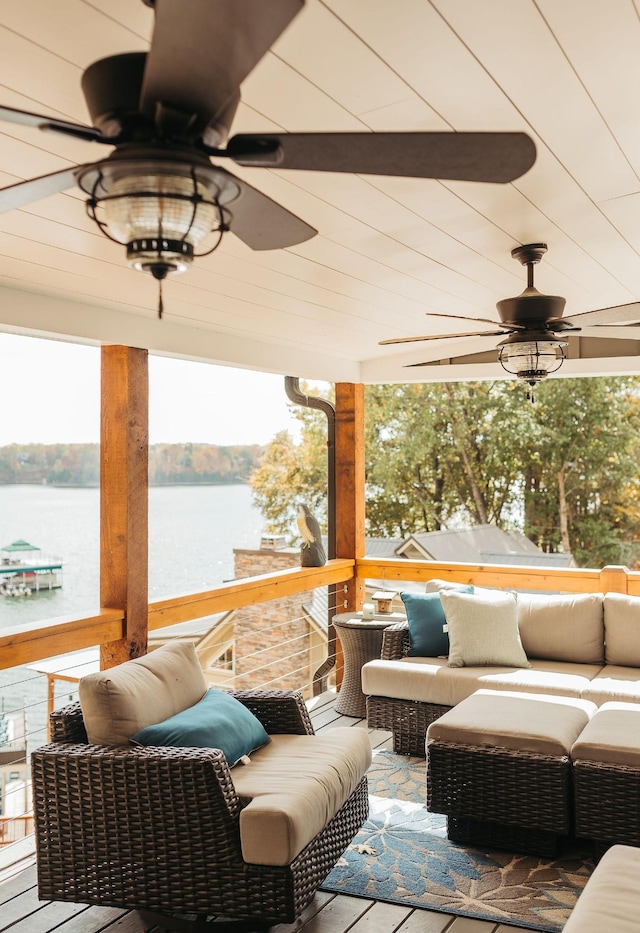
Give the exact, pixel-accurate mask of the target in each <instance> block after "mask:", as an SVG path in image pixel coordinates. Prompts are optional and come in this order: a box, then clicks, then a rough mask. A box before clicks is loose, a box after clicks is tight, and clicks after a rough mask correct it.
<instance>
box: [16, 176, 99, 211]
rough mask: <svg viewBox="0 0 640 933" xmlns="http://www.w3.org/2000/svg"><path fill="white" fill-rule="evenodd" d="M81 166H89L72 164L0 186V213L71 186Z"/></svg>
mask: <svg viewBox="0 0 640 933" xmlns="http://www.w3.org/2000/svg"><path fill="white" fill-rule="evenodd" d="M82 168H89V166H83V165H74V166H73V168H65V169H63V170H62V171H61V172H52V173H51V175H41V176H40V177H39V178H31V179H29V180H28V181H19V182H18V183H17V184H16V185H9V187H8V188H1V189H0V214H4V213H6V212H7V211H13V210H15V209H16V208H18V207H24V205H25V204H31V203H32V202H33V201H40V200H41V199H42V198H48V197H49V195H51V194H58V192H60V191H65V190H66V189H67V188H71V187H72V186H73V185H74V184H75V181H76V172H77V171H79V170H80V169H82Z"/></svg>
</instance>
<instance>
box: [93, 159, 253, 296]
mask: <svg viewBox="0 0 640 933" xmlns="http://www.w3.org/2000/svg"><path fill="white" fill-rule="evenodd" d="M78 183H79V184H80V187H81V188H82V190H83V191H85V192H86V193H87V194H89V199H88V201H87V212H88V214H89V216H90V217H91V219H92V220H93V221H94V222H95V223H96V224H97V226H98V227H99V229H100V230H101V231H102V233H103V234H104V235H105V236H106V237H108V238H109V239H110V240H114V241H115V242H116V243H120V244H121V245H122V246H126V248H127V261H128V263H129V265H130V266H131V267H132V268H133V269H136V270H138V271H141V272H148V273H150V274H151V275H153V277H154V278H156V279H159V280H161V279H164V278H165V277H166V276H167V275H168V274H169V273H178V272H185V271H186V270H187V269H188V268H189V265H190V264H191V262H192V261H193V259H194V257H197V256H205V255H207V254H208V253H210V252H213V250H214V249H216V247H217V246H218V245H219V243H220V241H221V239H222V234H223V233H224V232H225V231H226V230H228V229H229V228H228V223H227V221H228V219H229V215H228V213H225V205H227V204H228V203H230V202H231V201H233V200H235V198H237V197H238V194H239V189H238V186H237V185H235V184H234V183H233V180H232V178H231V177H230V176H227V174H226V173H224V172H221V171H217V170H216V169H215V168H214V167H213V166H209V165H206V166H202V165H193V164H189V163H183V162H169V161H163V160H161V159H153V160H151V159H139V160H137V159H131V160H127V161H124V160H123V161H120V160H118V161H114V162H113V163H108V162H107V163H102V164H101V165H100V166H98V167H96V168H92V169H90V170H89V171H88V172H86V173H84V174H82V175H81V176H80V177H79V179H78ZM212 233H213V234H217V235H218V236H217V239H216V241H215V242H214V244H213V246H212V247H211V248H210V249H207V250H205V251H203V252H199V253H197V252H196V250H197V249H198V248H199V247H200V246H201V245H202V244H203V242H204V241H205V240H206V238H207V237H208V236H209V235H210V234H212Z"/></svg>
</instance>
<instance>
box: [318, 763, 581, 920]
mask: <svg viewBox="0 0 640 933" xmlns="http://www.w3.org/2000/svg"><path fill="white" fill-rule="evenodd" d="M368 778H369V794H370V798H369V803H370V814H369V819H368V820H367V822H366V823H365V825H364V826H363V828H362V829H361V830H360V832H359V833H358V835H357V836H356V838H355V839H354V840H353V844H352V845H351V846H350V847H349V848H348V849H347V851H346V852H345V853H344V856H343V857H342V858H341V859H340V861H339V862H338V864H337V865H336V867H335V868H334V869H333V870H332V871H331V873H330V874H329V875H328V877H327V878H326V880H325V882H324V884H323V885H322V887H323V888H324V890H327V891H334V892H338V893H342V894H353V895H357V896H360V897H371V898H375V899H377V900H381V901H389V902H391V903H394V904H404V905H407V906H410V907H424V908H430V909H433V910H440V911H442V912H444V913H448V914H457V915H459V916H462V917H474V918H476V919H481V920H493V921H494V922H497V923H506V924H512V925H513V926H519V927H529V928H530V929H533V930H548V931H551V933H555V931H558V930H562V927H563V926H564V924H565V922H566V920H567V917H568V916H569V914H570V913H571V909H572V907H573V905H574V904H575V902H576V900H577V898H578V896H579V894H580V892H581V890H582V888H583V887H584V886H585V884H586V882H587V879H588V877H589V875H590V874H591V872H592V871H593V862H592V861H591V859H590V857H588V853H585V852H582V851H579V850H578V849H576V850H575V851H568V852H565V853H563V856H562V857H561V858H558V859H555V860H553V861H551V860H548V859H543V858H537V857H534V856H529V855H513V854H512V853H509V852H502V851H500V850H499V849H491V850H485V851H480V850H479V849H475V848H467V847H465V846H462V845H458V844H456V843H454V842H450V841H449V840H448V839H447V830H446V817H444V816H440V815H439V814H435V813H428V812H427V809H426V786H425V762H424V760H423V759H420V758H406V757H404V756H402V755H395V754H394V753H393V752H387V751H382V752H377V753H376V754H374V759H373V763H372V765H371V768H370V770H369V774H368Z"/></svg>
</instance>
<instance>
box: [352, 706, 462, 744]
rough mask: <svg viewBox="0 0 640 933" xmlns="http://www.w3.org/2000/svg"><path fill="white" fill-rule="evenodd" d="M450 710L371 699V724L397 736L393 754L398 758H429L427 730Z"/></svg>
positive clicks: (441, 707) (369, 710)
mask: <svg viewBox="0 0 640 933" xmlns="http://www.w3.org/2000/svg"><path fill="white" fill-rule="evenodd" d="M449 709H451V707H450V706H438V705H437V704H435V703H420V702H419V701H418V700H399V699H398V698H397V697H379V696H370V697H367V722H368V723H369V726H370V727H371V728H372V729H386V730H388V731H389V732H393V750H394V752H396V754H398V755H414V756H415V757H417V758H424V757H425V748H424V743H425V739H426V735H427V729H428V728H429V726H430V725H431V723H432V722H435V720H436V719H439V718H440V716H442V715H443V714H444V713H446V712H447V710H449Z"/></svg>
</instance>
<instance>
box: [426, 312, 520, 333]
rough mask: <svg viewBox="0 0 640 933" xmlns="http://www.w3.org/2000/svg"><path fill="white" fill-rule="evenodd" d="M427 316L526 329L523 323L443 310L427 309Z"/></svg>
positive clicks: (512, 328) (511, 328)
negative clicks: (499, 322)
mask: <svg viewBox="0 0 640 933" xmlns="http://www.w3.org/2000/svg"><path fill="white" fill-rule="evenodd" d="M426 314H427V317H448V318H450V319H451V320H452V321H477V322H478V323H480V322H482V323H483V324H492V325H493V326H494V327H507V328H508V329H509V330H513V331H516V330H526V328H525V326H524V324H515V323H513V324H504V325H503V324H498V322H497V321H492V320H491V319H490V318H488V317H468V316H467V315H466V314H445V313H444V311H427V312H426Z"/></svg>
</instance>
